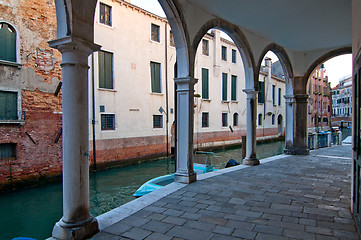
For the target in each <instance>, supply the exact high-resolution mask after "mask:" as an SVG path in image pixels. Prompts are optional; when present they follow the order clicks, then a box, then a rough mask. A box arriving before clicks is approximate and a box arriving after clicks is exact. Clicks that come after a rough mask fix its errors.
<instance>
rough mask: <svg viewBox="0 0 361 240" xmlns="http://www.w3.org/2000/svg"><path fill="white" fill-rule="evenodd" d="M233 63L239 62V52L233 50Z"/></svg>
mask: <svg viewBox="0 0 361 240" xmlns="http://www.w3.org/2000/svg"><path fill="white" fill-rule="evenodd" d="M232 62H233V63H236V62H237V51H236V50H234V49H232Z"/></svg>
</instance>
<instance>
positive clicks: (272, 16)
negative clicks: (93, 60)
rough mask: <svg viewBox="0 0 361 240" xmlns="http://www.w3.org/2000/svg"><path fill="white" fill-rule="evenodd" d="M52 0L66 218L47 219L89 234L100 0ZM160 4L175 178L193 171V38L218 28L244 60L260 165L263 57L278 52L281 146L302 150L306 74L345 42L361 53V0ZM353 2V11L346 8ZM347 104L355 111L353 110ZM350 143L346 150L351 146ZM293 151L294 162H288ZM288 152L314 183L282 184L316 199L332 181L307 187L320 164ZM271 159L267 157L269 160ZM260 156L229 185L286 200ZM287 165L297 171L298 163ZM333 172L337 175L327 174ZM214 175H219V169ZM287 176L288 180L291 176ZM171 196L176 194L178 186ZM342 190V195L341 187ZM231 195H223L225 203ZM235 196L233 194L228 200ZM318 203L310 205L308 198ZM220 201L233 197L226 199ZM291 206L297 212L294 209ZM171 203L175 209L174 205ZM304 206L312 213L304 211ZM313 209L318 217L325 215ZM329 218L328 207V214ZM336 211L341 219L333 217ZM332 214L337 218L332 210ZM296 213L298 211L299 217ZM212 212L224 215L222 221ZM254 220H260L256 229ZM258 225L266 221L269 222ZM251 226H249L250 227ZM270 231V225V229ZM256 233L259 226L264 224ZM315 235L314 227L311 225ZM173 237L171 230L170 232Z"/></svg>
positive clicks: (250, 136) (191, 177)
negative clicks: (173, 63)
mask: <svg viewBox="0 0 361 240" xmlns="http://www.w3.org/2000/svg"><path fill="white" fill-rule="evenodd" d="M55 3H56V10H57V39H56V40H53V41H51V42H49V44H50V46H51V47H54V48H57V49H58V50H59V51H60V52H61V53H62V68H63V217H62V218H61V219H60V221H59V222H58V223H56V225H55V227H54V230H53V238H55V239H85V238H88V237H91V236H93V235H94V234H96V233H97V232H98V231H99V223H98V221H97V219H96V218H94V217H93V216H91V215H90V213H89V157H88V148H89V146H88V140H89V133H88V116H89V115H88V110H87V108H88V106H89V104H88V86H87V84H88V82H89V81H88V56H89V55H90V54H91V53H92V52H94V51H98V50H99V49H101V46H99V45H97V44H96V43H94V12H95V6H96V4H98V1H97V0H65V1H64V0H55ZM159 3H160V4H161V5H162V7H163V9H164V11H165V13H166V15H167V19H168V21H169V24H170V26H171V28H172V32H173V35H174V40H175V45H176V51H177V77H176V78H175V79H174V81H175V83H176V86H177V93H176V98H177V107H176V110H175V114H176V122H177V126H176V135H177V137H176V162H177V164H176V166H177V169H176V173H175V181H176V182H178V183H186V184H188V183H192V182H195V181H196V174H195V173H194V171H193V164H192V161H193V160H192V155H193V106H194V103H193V101H194V96H193V95H194V84H195V83H196V82H197V79H195V78H194V61H195V53H196V49H197V47H198V43H199V41H200V40H201V38H202V36H203V35H204V34H205V33H206V32H207V31H208V30H209V29H211V28H219V29H221V30H223V31H225V32H226V33H227V34H228V35H229V36H230V37H231V38H232V39H233V41H234V43H235V44H236V46H237V48H238V50H239V52H240V54H241V57H242V60H243V63H244V69H245V76H246V87H245V89H244V92H246V94H247V103H246V106H247V146H246V149H247V151H246V158H245V160H244V163H245V164H246V165H251V166H254V165H258V164H259V160H258V158H257V154H256V153H257V151H256V144H255V143H256V124H257V122H256V118H257V112H256V111H257V108H256V105H257V92H258V73H259V69H260V66H261V61H262V59H263V57H264V55H265V54H266V53H267V52H268V51H269V50H271V51H273V52H274V53H275V54H276V55H277V57H278V58H279V59H280V62H281V64H282V67H283V70H284V72H285V77H286V94H285V96H284V97H285V99H286V117H285V128H286V137H285V138H286V144H285V153H287V154H291V155H307V154H309V149H308V145H307V103H308V95H307V89H306V86H307V80H308V78H309V76H310V75H311V73H312V71H313V70H314V69H315V68H316V67H317V66H318V65H320V64H321V63H322V62H324V61H326V60H328V59H330V58H332V57H334V56H337V55H341V54H344V53H351V46H352V45H353V48H352V49H353V59H354V67H356V66H359V67H360V68H361V63H360V62H361V61H357V59H358V58H359V57H360V55H361V53H360V49H361V24H360V23H361V0H352V1H350V0H331V1H330V0H316V1H315V0H305V1H298V2H295V1H269V0H260V1H241V2H240V1H234V0H227V1H221V2H220V1H216V0H210V1H200V0H173V1H171V0H159ZM351 5H353V6H351ZM80 9H81V11H80ZM351 10H352V11H353V13H352V14H351V12H352V11H351ZM352 18H353V19H352ZM352 24H353V26H352ZM357 64H358V65H357ZM356 72H357V71H356ZM360 73H361V72H360ZM356 82H358V80H356ZM354 97H355V94H354ZM353 102H357V101H353ZM353 112H354V113H356V112H357V111H353ZM354 118H355V120H354V122H355V123H356V122H357V121H358V120H359V118H360V115H359V114H354ZM358 128H359V126H358V125H357V126H355V129H356V131H355V133H356V132H358ZM356 137H357V136H356V135H355V139H356ZM360 146H361V145H355V146H354V147H355V150H354V151H355V152H354V155H353V156H352V157H353V159H354V161H352V160H351V159H348V160H347V161H348V163H351V162H352V163H353V165H352V166H354V165H355V164H356V163H358V159H359V157H358V155H357V154H358V153H360V152H361V151H357V148H359V147H360ZM349 151H351V149H350V150H349ZM295 159H297V160H299V161H295ZM316 159H318V160H319V161H320V164H321V163H322V162H324V161H323V160H322V158H316ZM286 160H288V161H289V162H292V161H295V162H296V163H297V164H298V165H297V167H300V169H302V167H305V168H306V169H307V171H306V170H304V171H303V172H302V171H301V172H295V174H296V176H297V179H298V180H299V179H302V181H304V182H307V181H311V182H308V183H309V184H311V185H307V186H308V187H311V188H308V189H307V188H305V189H304V188H303V187H297V186H296V185H293V184H294V183H293V182H288V183H287V184H290V188H291V187H292V188H293V189H294V190H295V191H293V192H292V191H291V192H292V194H291V195H293V196H297V198H298V199H300V200H304V202H303V204H306V203H309V201H307V199H312V201H316V200H321V199H318V198H322V199H324V197H325V196H328V195H327V194H328V192H327V190H325V189H323V188H325V187H326V188H327V187H329V186H328V183H325V182H323V183H322V184H324V185H322V184H321V186H322V187H321V191H320V193H315V192H314V191H313V188H312V187H314V185H312V184H315V186H318V183H320V182H321V181H319V180H317V176H318V175H319V172H318V169H317V168H319V167H322V166H320V165H317V163H315V162H313V160H312V159H308V157H301V156H293V157H287V158H284V159H283V160H278V161H286ZM331 160H332V159H331ZM276 162H277V161H276ZM276 162H273V163H267V164H271V165H272V164H274V163H276ZM289 162H287V164H286V163H283V164H276V168H275V169H274V171H275V174H276V173H277V174H280V177H281V178H282V174H287V171H291V170H292V169H291V168H290V166H289V165H292V164H290V163H289ZM267 164H264V166H263V164H261V166H259V167H256V168H254V170H252V168H249V169H247V171H249V174H250V175H245V176H246V177H245V176H243V174H244V172H242V174H241V172H240V174H239V175H237V178H239V179H242V181H240V182H239V183H238V184H236V185H234V186H233V187H234V188H235V189H241V188H242V187H244V188H245V189H249V190H250V191H251V192H248V193H246V195H245V197H247V194H248V197H250V198H251V199H249V200H250V201H251V202H254V203H255V202H257V199H258V198H259V199H258V200H261V199H264V201H266V200H267V197H266V196H268V195H266V194H270V195H269V197H271V195H273V196H272V201H274V202H272V203H271V202H268V203H270V204H271V205H270V206H269V208H271V209H272V206H274V205H272V204H281V205H282V204H283V205H287V204H285V203H282V202H277V201H278V199H279V197H277V196H282V193H283V190H284V189H278V190H277V189H276V190H275V191H274V192H268V191H266V189H265V188H264V187H263V185H264V184H266V183H267V184H268V183H269V184H271V185H270V186H268V188H267V189H272V187H274V186H272V183H273V184H274V182H273V181H272V180H271V179H269V180H270V182H268V179H267V177H269V176H268V175H267V174H268V173H267V172H265V171H266V170H268V169H267V166H269V165H267ZM310 164H311V165H312V164H316V166H315V167H310V166H311V165H310ZM345 164H346V163H345ZM326 166H328V164H326ZM263 168H265V169H263ZM257 169H263V170H264V171H262V173H259V174H258V175H257V174H256V173H255V172H256V171H257ZM352 169H353V170H352V171H351V170H349V171H348V172H347V171H345V172H343V173H338V174H341V175H338V177H337V179H338V180H340V179H344V178H345V180H346V179H347V178H350V176H349V173H352V174H354V175H355V176H360V174H359V173H358V172H355V171H354V169H355V168H354V167H353V168H352ZM294 170H295V171H297V169H294ZM310 173H313V174H314V175H315V176H316V180H310V179H308V177H312V176H309V175H310ZM232 174H234V173H232ZM330 174H336V173H332V172H330ZM224 176H229V175H224ZM224 176H223V177H224ZM219 177H220V178H223V177H222V176H219ZM244 177H245V178H244ZM257 177H261V179H259V182H257V181H255V179H257ZM324 177H325V176H323V178H324ZM321 178H322V177H321ZM287 179H294V178H292V177H289V178H287ZM351 179H352V183H353V181H354V180H355V179H354V178H353V177H352V178H351ZM232 180H233V178H227V177H225V179H223V180H222V181H227V186H228V185H233V183H232ZM205 181H212V180H211V179H210V180H205ZM312 181H316V182H312ZM355 182H359V181H355ZM341 183H342V184H344V183H347V181H346V182H341V181H336V189H338V192H339V193H340V192H342V195H343V194H344V192H345V189H349V187H352V190H353V191H354V192H357V193H358V192H359V191H358V188H359V186H358V185H352V184H351V183H350V182H348V184H346V185H345V186H343V185H342V186H338V185H337V184H341ZM214 184H215V183H214ZM242 184H243V185H242ZM244 184H246V185H244ZM247 184H249V185H247ZM216 185H217V184H216ZM216 185H215V186H216ZM201 186H202V182H197V183H194V184H191V185H189V186H188V188H190V189H198V188H200V189H202V188H201ZM355 186H356V187H355ZM202 187H204V186H202ZM251 187H252V188H251ZM205 188H206V187H205ZM206 189H207V188H206ZM322 189H323V190H324V191H323V190H322ZM208 190H209V189H208ZM297 190H299V191H300V192H298V191H297ZM180 191H181V190H180ZM252 191H255V193H257V192H258V193H259V194H258V195H257V194H253V193H252ZM309 191H310V192H309ZM189 192H192V191H189ZM210 192H211V191H210ZM346 192H347V191H346ZM348 192H350V191H348ZM207 193H208V191H207ZM190 194H192V193H190ZM197 194H198V193H197ZM197 194H196V195H197ZM224 194H226V195H227V194H228V195H229V194H230V196H229V197H231V199H232V197H233V198H236V196H232V192H228V193H224ZM320 194H321V195H320ZM332 194H335V192H334V191H331V195H330V198H333V197H334V195H332ZM196 195H195V196H196ZM174 196H176V194H175V195H174ZM178 196H181V197H186V196H182V195H180V194H178ZM242 196H243V195H242ZM307 196H308V197H307ZM345 196H347V193H346V195H345ZM313 197H314V198H313ZM345 198H347V197H345ZM348 198H349V197H348ZM231 199H229V201H230V200H231ZM239 199H242V198H239ZM351 199H353V200H354V201H355V202H352V203H347V202H346V201H347V200H344V199H343V198H342V200H340V203H339V204H341V203H342V204H343V203H346V204H348V206H350V205H351V206H352V207H353V206H354V204H359V202H360V203H361V201H360V200H359V199H361V197H359V195H358V194H357V196H356V197H355V198H353V197H352V198H351ZM233 201H238V200H237V199H235V200H233ZM264 201H261V202H264ZM312 201H311V203H312V204H310V205H307V207H303V206H291V208H289V209H290V211H291V212H296V214H297V213H300V214H301V213H305V212H304V211H305V209H308V210H310V211H312V210H313V208H317V202H312ZM216 203H217V201H216ZM266 203H267V202H266ZM291 203H292V202H289V204H288V205H291ZM315 203H316V206H315V205H314V204H315ZM218 204H221V203H218ZM227 204H236V203H229V202H228V203H227ZM249 204H252V203H249ZM335 204H336V203H335ZM342 204H341V205H342ZM283 205H282V206H283ZM296 205H297V204H296ZM326 205H327V204H326ZM203 206H204V205H203ZM210 206H211V205H209V207H210ZM275 206H278V205H275ZM331 206H334V205H331ZM154 207H161V206H154ZM207 207H208V206H207ZM214 207H215V208H213V210H215V209H218V210H220V209H219V207H223V206H217V205H215V206H214ZM254 207H256V206H253V205H250V206H246V208H244V209H242V208H241V209H237V211H239V212H243V211H245V212H246V214H247V213H248V212H249V210H250V209H251V208H254ZM279 207H280V206H279ZM294 207H295V208H294ZM335 207H336V208H339V207H341V208H343V209H346V208H347V207H346V205H342V206H338V205H337V204H336V206H335ZM211 208H212V207H211ZM321 208H322V207H321ZM189 209H192V208H189ZM292 209H293V210H294V211H292ZM357 209H358V208H357ZM328 210H330V209H328ZM331 210H332V209H331ZM331 210H330V211H331ZM352 210H354V209H352ZM165 211H167V210H165ZM173 211H176V209H174V210H173ZM205 211H208V210H205ZM306 211H307V210H306ZM333 211H336V212H337V214H339V213H338V212H339V211H341V210H335V209H333ZM171 212H172V211H171ZM216 212H217V211H216ZM256 212H257V211H256ZM322 212H323V210H321V213H322ZM342 212H343V211H342ZM162 213H163V212H162ZM265 213H267V212H262V214H261V215H260V216H259V213H258V214H255V215H252V213H250V214H251V216H249V217H252V216H253V217H254V218H259V217H261V216H263V214H265ZM306 213H307V214H309V213H308V212H306ZM224 214H226V213H224ZM335 214H336V213H335ZM354 214H355V216H358V217H359V213H358V210H357V212H356V213H355V212H354ZM301 215H302V214H301ZM316 215H317V214H316ZM320 215H321V216H323V214H320ZM224 216H226V215H224ZM224 216H223V217H224ZM285 216H287V214H285ZM326 216H329V215H327V214H326ZM337 216H338V217H341V216H339V215H337ZM288 217H294V216H292V214H291V216H288ZM329 217H330V216H329ZM333 217H336V215H334V216H333ZM282 218H283V217H282ZM298 218H302V216H300V217H298ZM224 219H226V218H224ZM286 219H290V221H291V219H292V218H286ZM306 219H307V218H306ZM327 219H329V218H321V219H311V220H320V221H326V220H327ZM198 220H199V219H198ZM218 220H219V221H221V219H218ZM218 220H217V221H218ZM229 220H230V219H228V220H227V222H228V221H229ZM246 220H247V219H246ZM329 220H330V219H329ZM215 221H216V220H215ZM281 221H282V219H281ZM311 222H314V221H311ZM316 223H317V221H316ZM224 224H226V222H224ZM304 226H306V224H304ZM312 227H315V226H312ZM316 227H317V225H316ZM259 228H260V227H258V228H257V229H259ZM261 228H264V229H269V227H261ZM305 228H306V227H305ZM309 228H311V226H310V227H308V229H309ZM257 229H252V231H253V230H257ZM272 229H276V228H275V227H272ZM293 230H295V229H293ZM337 230H345V229H337ZM346 230H350V229H346ZM265 231H267V230H265ZM279 231H281V230H279ZM315 231H316V230H315ZM320 231H323V230H320ZM350 231H351V230H350ZM257 232H259V233H266V232H262V231H257ZM281 232H282V234H281V235H282V236H285V237H287V236H286V235H283V234H284V232H285V231H284V229H282V231H281ZM326 232H327V231H326ZM336 232H337V231H336ZM311 233H312V231H311ZM313 233H314V234H317V233H316V232H313ZM322 233H324V232H322ZM331 233H332V236H333V237H338V236H337V235H335V231H333V230H330V231H328V234H331ZM337 234H339V233H337ZM326 235H327V234H326ZM174 236H176V235H175V234H174ZM214 236H215V235H212V237H214Z"/></svg>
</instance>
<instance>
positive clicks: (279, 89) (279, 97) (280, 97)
mask: <svg viewBox="0 0 361 240" xmlns="http://www.w3.org/2000/svg"><path fill="white" fill-rule="evenodd" d="M281 100H282V90H281V88H278V106H281Z"/></svg>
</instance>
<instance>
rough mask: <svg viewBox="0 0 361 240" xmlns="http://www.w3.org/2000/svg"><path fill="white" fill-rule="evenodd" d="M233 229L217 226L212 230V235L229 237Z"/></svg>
mask: <svg viewBox="0 0 361 240" xmlns="http://www.w3.org/2000/svg"><path fill="white" fill-rule="evenodd" d="M234 230H235V228H232V227H225V226H219V225H217V226H216V227H215V228H214V229H213V233H219V234H223V235H229V236H230V235H231V234H232V233H233V232H234Z"/></svg>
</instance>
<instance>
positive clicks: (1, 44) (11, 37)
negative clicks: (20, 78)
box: [0, 22, 16, 62]
mask: <svg viewBox="0 0 361 240" xmlns="http://www.w3.org/2000/svg"><path fill="white" fill-rule="evenodd" d="M0 60H4V61H9V62H16V31H15V29H14V28H13V27H12V26H10V25H9V24H7V23H4V22H1V23H0Z"/></svg>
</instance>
